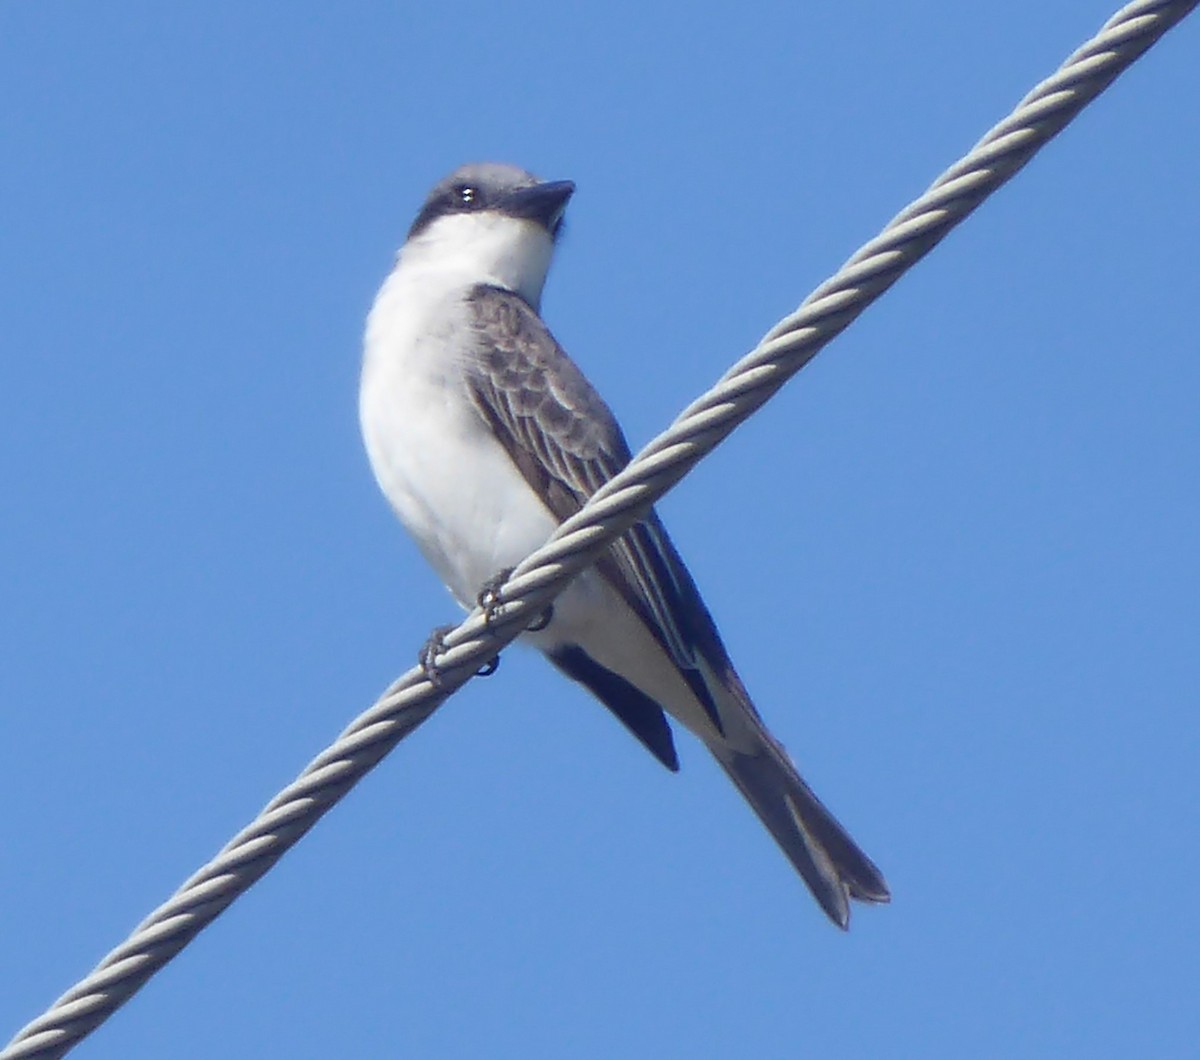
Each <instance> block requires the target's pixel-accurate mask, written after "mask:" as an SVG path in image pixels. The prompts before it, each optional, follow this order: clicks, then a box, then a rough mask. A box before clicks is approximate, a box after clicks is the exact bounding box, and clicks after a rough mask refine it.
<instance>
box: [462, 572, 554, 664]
mask: <svg viewBox="0 0 1200 1060" xmlns="http://www.w3.org/2000/svg"><path fill="white" fill-rule="evenodd" d="M513 569H514V568H512V567H505V568H504V570H502V571H501V572H500V573H499V574H497V575H494V576H493V577H491V578H489V579H488V580H487V581H485V582H484V583H483V587H482V588H481V589H480V590H479V595H478V596H477V597H475V602H476V603H477V604H478V605H479V606H480V607H481V608H482V609H483V624H484V625H485V626H486V627H487V628H488V629H491V626H492V623H493V622H494V621H495V620H496V619H497V618H498V617H499V616H500V610H501V608H503V607H504V602H503V601H502V600H501V599H500V590H501V589H502V588H503V586H504V583H505V582H507V581H508V579H509V578H511V577H512V572H513ZM553 618H554V605H553V604H550V605H549V606H548V607H547V608H546V610H545V611H543V612H542V613H541V614H540V615H538V617H537V618H535V619H534V620H533V622H532V623H531V624H530V625H528V626H526V627H525V628H526V630H527V631H528V632H529V633H540V632H541V631H542V630H543V629H545V628H546V627H547V626H548V625H550V621H551V619H553ZM491 672H494V671H489V673H491Z"/></svg>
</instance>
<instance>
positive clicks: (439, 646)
mask: <svg viewBox="0 0 1200 1060" xmlns="http://www.w3.org/2000/svg"><path fill="white" fill-rule="evenodd" d="M457 628H458V627H457V626H438V627H437V629H435V630H434V631H433V632H432V633H430V634H429V639H428V640H427V641H426V642H425V643H424V644H423V645H421V650H420V651H419V652H417V663H418V664H419V665H420V667H421V672H422V673H423V674H424V675H425V676H426V677H427V678H428V679H429V683H430V684H431V685H433V686H434V688H437V687H438V686H439V685H441V683H442V671H441V669H440V668H439V667H438V661H437V660H438V656H439V655H441V654H442V653H443V652H444V651H445V650H446V634H447V633H449V632H450V631H451V630H452V629H457ZM499 668H500V656H499V655H493V656H492V658H490V659H488V661H487V662H485V663H484V664H483V665H482V666H481V667H480V668H479V669H478V670H476V671H475V676H476V677H491V676H492V674H494V673H495V672H496V671H497V670H498V669H499Z"/></svg>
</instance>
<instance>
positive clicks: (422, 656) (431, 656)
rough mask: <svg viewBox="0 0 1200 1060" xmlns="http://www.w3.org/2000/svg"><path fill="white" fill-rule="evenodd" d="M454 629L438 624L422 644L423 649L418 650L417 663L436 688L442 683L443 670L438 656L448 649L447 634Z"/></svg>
mask: <svg viewBox="0 0 1200 1060" xmlns="http://www.w3.org/2000/svg"><path fill="white" fill-rule="evenodd" d="M452 629H454V627H453V626H438V627H437V629H435V630H434V631H433V632H432V633H430V634H429V639H428V640H427V641H425V643H424V644H422V645H421V650H420V651H419V652H417V665H419V666H420V667H421V673H423V674H424V675H425V676H426V677H427V678H428V679H429V683H430V684H431V685H433V686H434V687H435V688H436V687H438V685H440V684H441V683H442V672H441V670H440V669H439V668H438V656H439V655H441V654H442V653H443V652H444V651H445V650H446V634H447V633H449V632H450V631H451V630H452Z"/></svg>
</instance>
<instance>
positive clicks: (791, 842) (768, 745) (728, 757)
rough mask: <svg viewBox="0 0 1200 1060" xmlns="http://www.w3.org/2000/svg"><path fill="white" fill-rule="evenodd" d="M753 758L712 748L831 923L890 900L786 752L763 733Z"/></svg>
mask: <svg viewBox="0 0 1200 1060" xmlns="http://www.w3.org/2000/svg"><path fill="white" fill-rule="evenodd" d="M762 736H763V743H762V744H761V746H760V748H759V750H758V751H757V753H755V754H743V753H741V752H739V751H735V750H733V749H732V748H730V747H728V746H723V745H720V744H718V745H715V746H710V748H709V750H711V751H712V753H713V755H714V756H715V757H716V759H717V761H718V762H720V763H721V765H722V766H723V767H724V769H725V772H726V773H728V774H729V776H730V778H731V779H732V780H733V782H734V783H735V784H736V785H737V786H738V788H739V790H740V791H741V793H742V794H743V795H744V796H745V797H746V801H747V802H748V803H750V805H751V806H753V807H754V812H755V813H757V814H758V816H759V817H760V818H761V819H762V822H763V824H765V825H766V826H767V828H768V830H769V831H770V832H771V834H772V835H773V836H774V837H775V841H776V842H777V843H778V844H779V846H780V847H781V848H782V850H783V852H784V853H785V854H786V855H787V856H788V859H789V860H790V861H791V863H792V864H793V865H794V866H795V867H796V871H797V872H799V873H800V875H801V876H802V877H803V878H804V882H805V883H806V884H808V889H809V890H810V891H812V893H813V896H814V897H815V898H816V899H817V901H818V902H819V903H820V904H821V908H822V909H824V910H825V912H826V914H827V915H828V916H829V919H830V920H832V921H833V922H834V923H835V924H837V925H838V926H839V927H841V928H846V927H849V925H850V902H849V899H851V898H856V899H858V900H860V901H864V902H886V901H889V900H890V899H891V894H890V893H889V892H888V888H887V884H886V883H885V882H884V879H883V875H882V874H881V873H880V871H879V869H877V868H876V867H875V865H874V864H873V863H872V861H871V859H870V858H868V857H867V855H866V854H864V853H863V852H862V851H861V850H859V849H858V846H857V845H856V844H855V842H854V840H853V839H851V838H850V836H849V835H847V834H846V830H845V829H844V828H843V827H842V826H841V825H840V824H838V822H837V820H836V819H835V818H834V816H833V814H831V813H830V812H829V811H828V810H827V809H825V807H824V806H822V805H821V801H820V800H819V799H818V798H817V797H816V795H814V794H813V793H812V790H811V789H810V788H809V786H808V785H807V784H805V783H804V781H803V779H802V778H801V777H800V774H799V773H797V772H796V767H795V766H793V765H792V763H791V761H790V760H789V759H788V757H787V754H786V753H785V752H784V750H783V748H782V747H780V746H779V745H778V744H777V743H776V742H775V741H774V740H773V739H772V738H771V736H770V735H769V734H768V733H767V732H766V731H765V730H763V732H762Z"/></svg>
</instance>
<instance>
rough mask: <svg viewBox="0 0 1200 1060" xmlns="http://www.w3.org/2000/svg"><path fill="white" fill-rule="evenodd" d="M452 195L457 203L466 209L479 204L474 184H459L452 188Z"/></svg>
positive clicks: (477, 192)
mask: <svg viewBox="0 0 1200 1060" xmlns="http://www.w3.org/2000/svg"><path fill="white" fill-rule="evenodd" d="M454 196H455V198H456V199H458V204H459V205H460V206H462V207H463V208H465V209H467V210H470V209H472V208H473V207H475V206H478V205H479V191H478V189H477V188H475V187H474V185H471V184H460V185H459V186H458V187H457V188H455V189H454Z"/></svg>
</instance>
